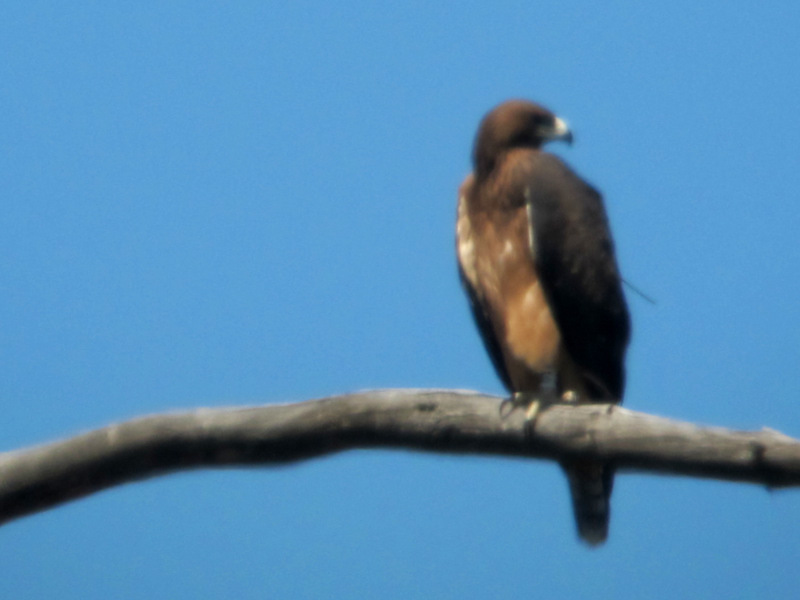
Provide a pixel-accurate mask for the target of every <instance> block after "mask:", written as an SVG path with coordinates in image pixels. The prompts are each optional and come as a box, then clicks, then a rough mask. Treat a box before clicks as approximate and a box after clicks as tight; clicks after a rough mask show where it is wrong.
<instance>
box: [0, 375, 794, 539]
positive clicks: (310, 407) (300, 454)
mask: <svg viewBox="0 0 800 600" xmlns="http://www.w3.org/2000/svg"><path fill="white" fill-rule="evenodd" d="M503 402H504V401H503V400H502V399H501V398H497V397H494V396H486V395H481V394H477V393H473V392H458V391H452V390H381V391H374V392H362V393H357V394H349V395H344V396H336V397H331V398H325V399H322V400H312V401H308V402H300V403H297V404H282V405H268V406H258V407H243V408H224V409H198V410H194V411H191V412H186V413H177V414H162V415H152V416H148V417H143V418H139V419H134V420H131V421H126V422H124V423H119V424H116V425H110V426H108V427H103V428H101V429H97V430H94V431H90V432H89V433H84V434H81V435H78V436H76V437H73V438H70V439H67V440H64V441H59V442H54V443H51V444H46V445H43V446H37V447H34V448H30V449H26V450H20V451H15V452H6V453H3V454H0V523H2V522H5V521H10V520H12V519H14V518H17V517H21V516H23V515H27V514H31V513H34V512H37V511H41V510H44V509H46V508H50V507H52V506H55V505H57V504H60V503H63V502H66V501H68V500H71V499H74V498H78V497H80V496H84V495H87V494H91V493H93V492H96V491H99V490H102V489H105V488H108V487H111V486H113V485H118V484H121V483H124V482H128V481H133V480H136V479H143V478H147V477H153V476H155V475H160V474H165V473H168V472H171V471H177V470H182V469H190V468H198V467H224V466H246V465H269V464H282V463H289V462H292V461H297V460H303V459H308V458H312V457H315V456H321V455H323V454H328V453H332V452H338V451H341V450H347V449H351V448H406V449H411V450H425V451H432V452H449V453H472V454H497V455H506V456H526V457H537V458H545V459H551V460H562V459H564V458H568V457H575V456H592V457H596V458H600V459H604V460H608V461H611V462H613V463H614V464H615V465H616V467H617V468H618V469H620V470H622V471H649V472H655V473H661V474H671V475H689V476H695V477H708V478H716V479H727V480H732V481H745V482H752V483H760V484H764V485H767V486H771V487H778V486H795V485H800V440H795V439H792V438H790V437H788V436H785V435H783V434H780V433H778V432H776V431H773V430H767V429H765V430H762V431H757V432H743V431H732V430H728V429H722V428H716V427H713V428H712V427H700V426H697V425H693V424H691V423H685V422H680V421H674V420H671V419H665V418H661V417H655V416H651V415H647V414H643V413H637V412H634V411H631V410H626V409H624V408H619V407H616V406H611V405H606V404H591V405H586V404H585V405H579V406H575V405H555V406H551V407H550V408H548V409H546V410H543V411H542V412H541V413H540V414H539V416H538V418H537V421H536V427H535V431H534V432H530V431H529V428H528V427H526V423H525V416H524V414H523V413H524V411H522V410H513V411H512V410H510V407H509V406H508V405H506V406H505V407H504V408H503ZM501 408H503V410H502V411H501ZM507 413H509V414H507Z"/></svg>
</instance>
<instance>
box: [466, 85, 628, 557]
mask: <svg viewBox="0 0 800 600" xmlns="http://www.w3.org/2000/svg"><path fill="white" fill-rule="evenodd" d="M551 140H563V141H566V142H568V143H572V133H571V131H570V129H569V127H568V126H567V124H566V123H565V121H563V120H562V119H560V118H558V117H557V116H556V115H554V114H553V113H552V112H550V111H549V110H547V109H546V108H544V107H542V106H540V105H538V104H534V103H533V102H529V101H527V100H510V101H506V102H504V103H502V104H500V105H499V106H497V107H495V108H494V109H492V110H491V111H490V112H489V113H488V114H487V115H486V116H485V117H484V118H483V120H482V121H481V123H480V125H479V127H478V133H477V135H476V137H475V143H474V147H473V152H472V167H473V171H472V173H470V174H469V175H467V177H466V179H465V180H464V182H463V183H462V184H461V187H460V188H459V193H458V219H457V224H456V249H457V256H458V266H459V275H460V277H461V282H462V284H463V286H464V288H465V290H466V292H467V296H468V298H469V302H470V306H471V308H472V313H473V316H474V318H475V322H476V324H477V326H478V329H479V331H480V334H481V337H482V338H483V342H484V345H485V346H486V350H487V351H488V353H489V356H490V358H491V361H492V364H493V365H494V368H495V370H496V371H497V374H498V376H499V377H500V379H501V380H502V382H503V384H504V385H505V387H506V388H507V389H508V390H509V391H510V392H511V393H512V394H513V397H514V403H515V404H519V403H520V402H522V403H524V404H525V405H527V406H529V410H528V417H529V420H530V422H531V423H535V413H536V411H537V410H538V408H539V406H540V403H543V402H547V401H555V400H561V401H579V402H603V403H620V402H622V396H623V392H624V389H625V352H626V348H627V345H628V340H629V338H630V316H629V314H628V309H627V305H626V303H625V296H624V293H623V290H622V283H621V282H622V279H621V277H620V271H619V268H618V266H617V260H616V257H615V252H614V242H613V240H612V237H611V231H610V228H609V224H608V218H607V216H606V212H605V208H604V206H603V200H602V197H601V195H600V194H599V193H598V192H597V190H595V189H594V188H593V187H592V186H591V185H589V184H588V183H586V182H585V181H584V180H583V179H581V178H580V177H579V176H578V175H577V174H576V173H575V172H574V171H573V170H572V169H570V167H569V166H567V164H565V163H564V162H563V161H562V160H561V159H559V158H558V157H557V156H555V155H553V154H549V153H547V152H543V151H542V150H541V148H542V145H543V144H544V143H545V142H548V141H551ZM562 466H563V468H564V471H565V473H566V475H567V479H568V481H569V487H570V492H571V494H572V505H573V511H574V514H575V522H576V524H577V529H578V535H579V536H580V537H581V539H583V540H584V541H585V542H587V543H588V544H590V545H597V544H601V543H602V542H603V541H605V539H606V537H607V535H608V521H609V501H610V497H611V488H612V484H613V476H614V472H613V466H612V465H609V464H606V463H602V462H598V461H594V460H590V459H579V458H575V459H569V460H565V461H564V462H563V463H562Z"/></svg>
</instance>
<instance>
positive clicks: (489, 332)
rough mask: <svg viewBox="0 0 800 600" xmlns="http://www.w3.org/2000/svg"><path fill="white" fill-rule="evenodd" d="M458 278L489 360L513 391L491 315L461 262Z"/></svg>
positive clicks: (504, 382)
mask: <svg viewBox="0 0 800 600" xmlns="http://www.w3.org/2000/svg"><path fill="white" fill-rule="evenodd" d="M458 276H459V278H460V279H461V285H462V286H463V287H464V289H465V290H466V292H467V297H468V298H469V306H470V308H471V309H472V316H473V318H474V319H475V324H476V325H477V326H478V331H479V332H480V334H481V339H482V340H483V345H484V346H485V347H486V352H487V353H488V354H489V358H490V359H491V360H492V365H494V369H495V371H497V375H498V377H500V380H501V381H502V382H503V385H504V386H506V389H507V390H509V391H511V390H512V387H511V378H510V377H509V376H508V371H507V370H506V364H505V360H504V359H503V352H502V350H501V349H500V343H499V342H498V341H497V336H496V335H495V333H494V328H493V327H492V323H491V321H490V320H489V315H487V314H486V310H485V309H484V307H483V304H482V303H481V301H480V298H478V293H477V291H476V290H475V288H473V287H472V284H471V283H470V281H469V279H467V276H466V275H465V274H464V269H463V268H462V267H461V262H459V263H458Z"/></svg>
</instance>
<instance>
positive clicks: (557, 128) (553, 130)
mask: <svg viewBox="0 0 800 600" xmlns="http://www.w3.org/2000/svg"><path fill="white" fill-rule="evenodd" d="M539 135H541V136H542V139H543V140H544V141H546V142H549V141H553V140H561V141H563V142H566V143H568V144H569V145H570V146H571V145H572V131H570V128H569V125H567V122H566V121H564V120H563V119H559V118H558V117H555V118H554V119H553V124H552V125H546V126H542V127H541V128H540V129H539Z"/></svg>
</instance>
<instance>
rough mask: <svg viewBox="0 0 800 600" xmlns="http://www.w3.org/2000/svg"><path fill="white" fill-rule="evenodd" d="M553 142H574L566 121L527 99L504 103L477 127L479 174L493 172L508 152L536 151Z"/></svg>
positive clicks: (475, 154)
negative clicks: (524, 149) (500, 158)
mask: <svg viewBox="0 0 800 600" xmlns="http://www.w3.org/2000/svg"><path fill="white" fill-rule="evenodd" d="M551 140H563V141H565V142H567V143H568V144H571V143H572V132H571V131H570V129H569V126H568V125H567V124H566V122H564V121H563V120H561V119H559V118H558V117H557V116H556V115H554V114H553V113H552V112H550V111H549V110H547V109H546V108H544V107H542V106H539V105H538V104H534V103H533V102H529V101H527V100H508V101H506V102H503V103H502V104H500V105H499V106H496V107H495V108H493V109H492V110H491V111H489V113H488V114H487V115H486V116H485V117H484V118H483V120H482V121H481V124H480V126H479V127H478V135H477V136H476V138H475V146H474V149H473V155H472V160H473V163H474V167H475V170H476V173H478V175H479V176H480V175H481V174H483V175H486V174H488V173H489V172H491V170H492V168H493V167H494V165H495V163H496V162H497V159H498V158H499V157H500V156H501V155H502V154H504V153H505V152H508V151H509V150H513V149H515V148H532V149H537V148H540V147H541V146H542V144H544V143H545V142H549V141H551Z"/></svg>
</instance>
